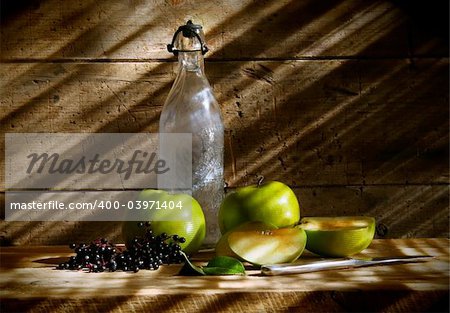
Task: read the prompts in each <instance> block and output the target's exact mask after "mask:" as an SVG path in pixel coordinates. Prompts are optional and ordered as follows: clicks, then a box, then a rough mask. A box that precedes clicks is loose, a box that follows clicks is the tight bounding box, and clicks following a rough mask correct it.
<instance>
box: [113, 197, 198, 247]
mask: <svg viewBox="0 0 450 313" xmlns="http://www.w3.org/2000/svg"><path fill="white" fill-rule="evenodd" d="M138 200H140V201H159V204H160V206H163V203H166V204H168V203H169V202H172V203H174V204H175V205H177V204H180V207H182V208H184V209H180V208H178V207H175V208H173V209H168V208H165V209H163V208H162V209H159V210H155V209H152V210H141V216H142V219H141V220H140V221H142V222H144V221H150V222H151V229H152V231H153V233H154V234H155V235H160V234H162V233H166V234H168V235H175V234H176V235H178V236H180V237H184V238H185V239H186V241H185V242H184V243H180V246H181V248H182V250H183V251H184V252H185V253H186V254H192V253H195V252H197V251H198V249H199V248H200V246H201V245H202V243H203V240H204V238H205V234H206V226H205V216H204V214H203V210H202V208H201V206H200V204H199V203H198V202H197V201H196V200H195V199H194V198H192V197H191V196H190V195H187V194H169V193H167V192H165V191H161V190H150V189H149V190H144V191H142V192H141V193H140V195H139V197H138ZM189 207H190V208H191V210H188V209H187V208H189ZM144 233H145V229H144V228H141V227H139V226H138V221H127V222H124V223H123V225H122V236H123V239H124V240H125V243H126V245H127V246H130V243H131V240H133V238H134V237H136V236H143V235H144Z"/></svg>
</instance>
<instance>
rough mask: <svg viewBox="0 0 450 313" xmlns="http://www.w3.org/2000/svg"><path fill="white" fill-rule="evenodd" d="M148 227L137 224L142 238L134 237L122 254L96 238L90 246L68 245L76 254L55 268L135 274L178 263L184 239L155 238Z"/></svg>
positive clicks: (148, 225)
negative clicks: (143, 233)
mask: <svg viewBox="0 0 450 313" xmlns="http://www.w3.org/2000/svg"><path fill="white" fill-rule="evenodd" d="M150 226H151V225H150V223H149V222H147V223H143V222H140V223H139V227H145V228H146V231H145V235H144V236H142V237H135V238H134V239H133V241H132V243H131V247H129V249H128V250H125V251H118V248H116V246H115V245H114V244H111V243H109V242H108V240H106V239H104V238H102V239H97V240H95V241H93V242H91V244H90V245H86V244H84V243H81V244H79V245H76V244H70V248H71V249H73V250H74V252H75V253H76V255H75V256H72V257H70V259H69V260H68V261H67V262H65V263H61V264H59V265H58V266H57V269H68V270H87V271H89V272H104V271H110V272H114V271H117V270H122V271H133V272H138V271H139V270H140V269H148V270H157V269H158V268H159V266H160V265H162V264H177V263H182V262H183V261H184V257H183V254H182V252H181V247H180V245H179V244H180V243H184V242H185V241H186V239H185V238H183V237H179V236H178V235H171V236H169V235H167V234H166V233H162V234H160V235H157V236H155V235H154V234H153V231H152V229H151V227H150Z"/></svg>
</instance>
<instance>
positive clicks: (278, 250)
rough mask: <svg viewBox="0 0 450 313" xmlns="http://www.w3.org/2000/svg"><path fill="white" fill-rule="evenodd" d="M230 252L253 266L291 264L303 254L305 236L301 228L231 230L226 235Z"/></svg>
mask: <svg viewBox="0 0 450 313" xmlns="http://www.w3.org/2000/svg"><path fill="white" fill-rule="evenodd" d="M228 244H229V246H230V249H231V251H233V252H234V253H235V254H236V255H237V256H239V257H240V258H242V259H243V260H245V261H247V262H250V263H253V264H258V265H261V264H277V263H288V262H293V261H295V260H296V259H298V257H299V256H300V255H301V254H302V253H303V251H304V249H305V246H306V234H305V231H304V230H303V229H301V228H280V229H271V227H270V226H268V227H267V228H266V229H265V230H237V229H236V230H231V232H230V234H229V235H228Z"/></svg>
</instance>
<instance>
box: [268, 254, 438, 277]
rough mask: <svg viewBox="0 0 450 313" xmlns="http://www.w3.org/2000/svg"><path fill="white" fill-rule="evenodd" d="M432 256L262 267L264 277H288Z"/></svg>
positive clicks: (308, 262)
mask: <svg viewBox="0 0 450 313" xmlns="http://www.w3.org/2000/svg"><path fill="white" fill-rule="evenodd" d="M431 258H433V257H432V256H430V255H411V256H398V257H382V258H347V259H321V260H319V261H312V262H311V261H310V260H306V259H304V260H298V261H297V262H295V263H283V264H265V265H262V266H261V274H263V275H288V274H301V273H310V272H317V271H326V270H336V269H345V268H354V267H363V266H373V265H382V264H384V265H386V264H399V263H416V262H425V261H427V260H430V259H431Z"/></svg>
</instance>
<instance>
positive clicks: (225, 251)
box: [215, 222, 277, 261]
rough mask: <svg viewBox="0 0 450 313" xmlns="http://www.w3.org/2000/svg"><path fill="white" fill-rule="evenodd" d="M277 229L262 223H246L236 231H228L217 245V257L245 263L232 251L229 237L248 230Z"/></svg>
mask: <svg viewBox="0 0 450 313" xmlns="http://www.w3.org/2000/svg"><path fill="white" fill-rule="evenodd" d="M273 229H277V227H276V226H273V225H269V224H265V223H262V222H245V223H243V224H241V225H239V226H237V227H235V228H234V229H232V230H230V231H228V232H227V233H226V234H224V235H222V237H220V239H219V241H218V242H217V244H216V249H215V251H216V255H217V256H229V257H233V258H236V259H239V260H241V261H243V259H242V258H241V257H239V256H238V255H236V253H234V252H233V250H231V248H230V245H229V244H228V236H229V235H230V234H231V233H232V232H234V231H246V230H260V231H262V230H273Z"/></svg>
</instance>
